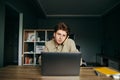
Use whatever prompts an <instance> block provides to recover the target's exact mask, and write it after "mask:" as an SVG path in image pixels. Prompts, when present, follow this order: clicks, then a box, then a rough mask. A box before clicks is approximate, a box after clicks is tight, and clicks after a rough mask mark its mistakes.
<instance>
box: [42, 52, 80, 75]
mask: <svg viewBox="0 0 120 80" xmlns="http://www.w3.org/2000/svg"><path fill="white" fill-rule="evenodd" d="M80 60H81V53H63V52H60V53H58V52H42V53H41V61H42V65H41V72H42V75H44V76H78V75H79V73H80Z"/></svg>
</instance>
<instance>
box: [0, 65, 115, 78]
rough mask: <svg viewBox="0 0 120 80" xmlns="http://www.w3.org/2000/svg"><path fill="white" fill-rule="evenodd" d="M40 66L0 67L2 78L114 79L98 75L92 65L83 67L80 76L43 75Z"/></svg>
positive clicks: (0, 76)
mask: <svg viewBox="0 0 120 80" xmlns="http://www.w3.org/2000/svg"><path fill="white" fill-rule="evenodd" d="M40 71H41V70H40V67H35V66H7V67H3V68H0V79H1V80H114V79H113V78H112V77H106V76H105V75H100V76H96V74H95V72H94V70H93V68H92V67H81V69H80V76H42V75H41V73H40Z"/></svg>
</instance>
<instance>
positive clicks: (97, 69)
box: [94, 67, 120, 76]
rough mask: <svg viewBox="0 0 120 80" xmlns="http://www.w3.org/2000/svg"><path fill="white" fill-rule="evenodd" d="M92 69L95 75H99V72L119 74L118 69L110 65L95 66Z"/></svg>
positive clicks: (109, 74)
mask: <svg viewBox="0 0 120 80" xmlns="http://www.w3.org/2000/svg"><path fill="white" fill-rule="evenodd" d="M94 70H95V71H96V73H97V75H99V73H102V74H105V75H106V76H112V75H116V74H120V72H119V71H117V70H115V69H112V68H110V67H95V68H94Z"/></svg>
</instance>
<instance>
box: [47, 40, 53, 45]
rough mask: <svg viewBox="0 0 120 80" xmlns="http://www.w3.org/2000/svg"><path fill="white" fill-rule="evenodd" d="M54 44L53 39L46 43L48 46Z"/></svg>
mask: <svg viewBox="0 0 120 80" xmlns="http://www.w3.org/2000/svg"><path fill="white" fill-rule="evenodd" d="M53 43H54V40H53V39H52V40H49V41H47V42H46V44H53Z"/></svg>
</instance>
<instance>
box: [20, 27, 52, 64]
mask: <svg viewBox="0 0 120 80" xmlns="http://www.w3.org/2000/svg"><path fill="white" fill-rule="evenodd" d="M52 37H53V30H52V29H25V30H24V33H23V54H22V55H23V57H22V65H39V57H40V56H41V52H42V51H43V49H44V46H45V42H46V41H48V40H50V39H51V38H52Z"/></svg>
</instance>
